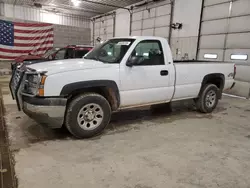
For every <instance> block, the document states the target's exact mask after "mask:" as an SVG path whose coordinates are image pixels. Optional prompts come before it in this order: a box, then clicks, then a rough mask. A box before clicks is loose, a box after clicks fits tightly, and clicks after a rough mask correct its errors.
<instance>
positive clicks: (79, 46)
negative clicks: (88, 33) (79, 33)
mask: <svg viewBox="0 0 250 188" xmlns="http://www.w3.org/2000/svg"><path fill="white" fill-rule="evenodd" d="M66 48H93V46H92V45H81V44H77V45H68V46H66Z"/></svg>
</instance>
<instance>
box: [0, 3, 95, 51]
mask: <svg viewBox="0 0 250 188" xmlns="http://www.w3.org/2000/svg"><path fill="white" fill-rule="evenodd" d="M0 11H1V12H0V19H3V20H9V21H19V22H45V23H51V24H54V46H55V47H64V46H66V45H69V44H90V41H91V39H90V36H91V34H90V32H91V30H90V20H89V19H86V18H84V17H81V16H78V15H69V14H55V13H51V12H45V11H43V10H41V9H36V8H32V7H23V6H18V5H15V6H13V5H10V4H5V3H1V4H0Z"/></svg>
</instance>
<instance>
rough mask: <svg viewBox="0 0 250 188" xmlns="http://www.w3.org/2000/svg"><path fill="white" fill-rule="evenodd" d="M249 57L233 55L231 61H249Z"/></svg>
mask: <svg viewBox="0 0 250 188" xmlns="http://www.w3.org/2000/svg"><path fill="white" fill-rule="evenodd" d="M247 58H248V57H247V55H246V54H245V55H243V54H242V55H241V54H232V55H231V59H232V60H247Z"/></svg>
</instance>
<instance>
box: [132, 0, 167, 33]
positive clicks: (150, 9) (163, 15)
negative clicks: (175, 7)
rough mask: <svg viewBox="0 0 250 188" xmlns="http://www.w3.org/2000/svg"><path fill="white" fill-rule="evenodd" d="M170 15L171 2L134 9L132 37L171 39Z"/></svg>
mask: <svg viewBox="0 0 250 188" xmlns="http://www.w3.org/2000/svg"><path fill="white" fill-rule="evenodd" d="M170 15H171V4H170V1H169V0H167V1H160V2H158V3H153V4H147V5H144V6H140V7H137V8H134V10H133V13H132V23H131V35H132V36H160V37H164V38H169V27H170V19H171V18H170Z"/></svg>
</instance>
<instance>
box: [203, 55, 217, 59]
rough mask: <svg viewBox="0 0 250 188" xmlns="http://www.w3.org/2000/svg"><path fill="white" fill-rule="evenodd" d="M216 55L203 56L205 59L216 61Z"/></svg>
mask: <svg viewBox="0 0 250 188" xmlns="http://www.w3.org/2000/svg"><path fill="white" fill-rule="evenodd" d="M217 57H218V55H217V54H204V58H205V59H217Z"/></svg>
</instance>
